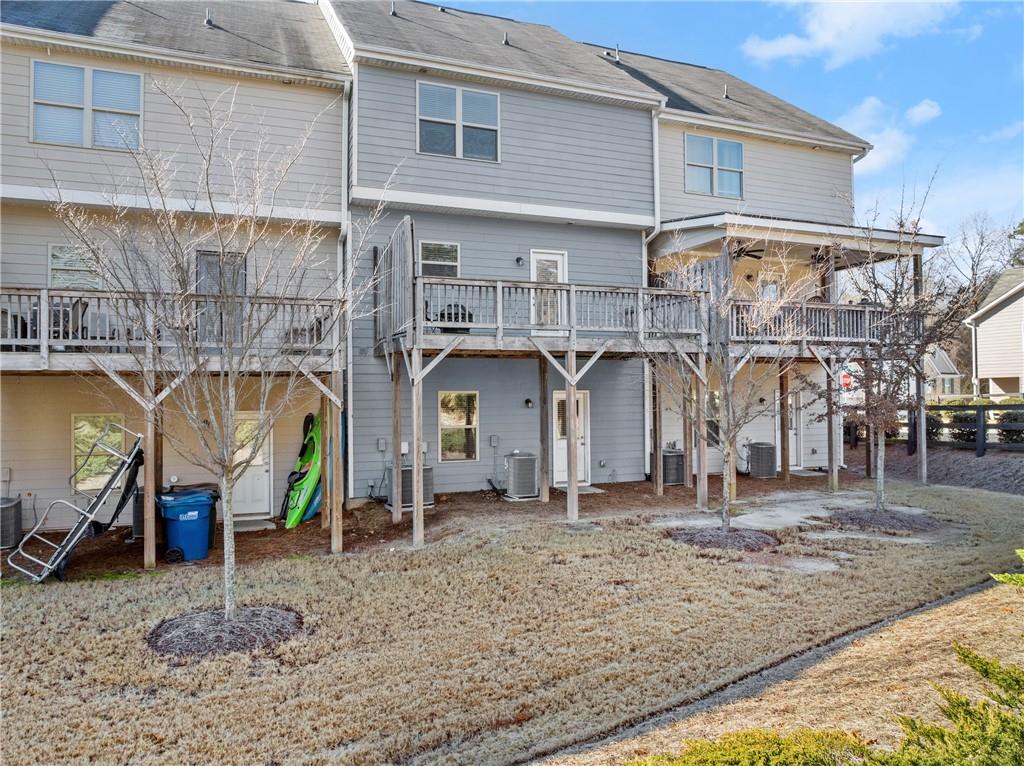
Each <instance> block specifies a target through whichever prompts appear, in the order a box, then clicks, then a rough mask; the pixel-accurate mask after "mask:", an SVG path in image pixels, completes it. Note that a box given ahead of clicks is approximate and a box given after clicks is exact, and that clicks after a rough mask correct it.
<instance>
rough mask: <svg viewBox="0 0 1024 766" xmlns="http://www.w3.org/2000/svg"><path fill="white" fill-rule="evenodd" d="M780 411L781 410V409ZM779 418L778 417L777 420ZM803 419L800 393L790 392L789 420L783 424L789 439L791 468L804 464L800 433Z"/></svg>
mask: <svg viewBox="0 0 1024 766" xmlns="http://www.w3.org/2000/svg"><path fill="white" fill-rule="evenodd" d="M779 411H780V412H781V409H780V410H779ZM777 419H778V418H776V420H777ZM801 420H802V417H801V413H800V394H799V393H792V394H789V422H788V423H784V424H782V427H783V428H785V431H786V436H785V438H787V439H789V467H790V468H799V467H800V466H802V465H803V462H804V461H803V453H802V451H801V449H802V444H803V442H802V439H801V433H800V423H801ZM780 436H781V434H780ZM778 459H779V460H780V461H781V460H782V455H781V451H780V454H779V456H778Z"/></svg>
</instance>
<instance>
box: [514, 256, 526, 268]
mask: <svg viewBox="0 0 1024 766" xmlns="http://www.w3.org/2000/svg"><path fill="white" fill-rule="evenodd" d="M525 265H526V259H525V258H523V256H521V255H517V256H516V266H525Z"/></svg>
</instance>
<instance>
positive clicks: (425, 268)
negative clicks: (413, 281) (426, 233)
mask: <svg viewBox="0 0 1024 766" xmlns="http://www.w3.org/2000/svg"><path fill="white" fill-rule="evenodd" d="M420 274H421V275H422V276H424V277H457V276H459V246H458V245H457V244H455V243H451V242H420Z"/></svg>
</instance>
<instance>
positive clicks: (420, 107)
mask: <svg viewBox="0 0 1024 766" xmlns="http://www.w3.org/2000/svg"><path fill="white" fill-rule="evenodd" d="M417 89H418V90H417V99H416V104H417V107H416V109H417V114H416V122H417V128H416V129H417V144H416V149H417V151H419V152H420V153H421V154H439V155H441V156H444V157H461V158H463V159H470V160H487V161H490V162H497V161H498V132H499V131H498V94H497V93H487V92H485V91H479V90H470V89H469V88H460V87H454V86H450V85H435V84H434V83H429V82H421V83H418V84H417Z"/></svg>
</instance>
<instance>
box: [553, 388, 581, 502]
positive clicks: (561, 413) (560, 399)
mask: <svg viewBox="0 0 1024 766" xmlns="http://www.w3.org/2000/svg"><path fill="white" fill-rule="evenodd" d="M552 410H553V412H552V415H553V416H554V422H553V423H552V424H551V427H552V431H553V438H552V460H553V461H554V466H553V470H552V473H553V474H554V483H555V484H562V485H564V484H566V483H568V481H569V464H568V448H569V442H568V440H567V439H566V411H565V410H566V407H565V391H555V406H554V407H553V408H552ZM576 468H577V471H578V472H579V477H578V483H579V484H590V392H589V391H577V392H576Z"/></svg>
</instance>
